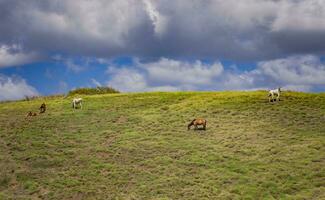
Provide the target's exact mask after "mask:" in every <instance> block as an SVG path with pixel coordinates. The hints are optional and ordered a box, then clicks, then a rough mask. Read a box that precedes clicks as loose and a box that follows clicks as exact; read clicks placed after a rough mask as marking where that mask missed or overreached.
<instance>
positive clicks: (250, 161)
mask: <svg viewBox="0 0 325 200" xmlns="http://www.w3.org/2000/svg"><path fill="white" fill-rule="evenodd" d="M83 98H84V107H83V109H77V110H73V109H72V108H71V103H70V101H71V99H70V98H63V97H57V98H53V99H35V100H33V101H20V102H9V103H1V104H0V199H1V198H3V199H8V198H9V199H10V198H12V199H28V198H30V199H33V198H34V199H35V198H41V199H69V198H75V199H83V198H85V199H92V198H99V199H241V198H242V199H245V198H246V199H322V198H324V197H325V193H324V189H325V182H324V177H325V171H324V165H325V154H324V152H325V151H324V150H325V149H324V146H325V94H305V93H293V92H286V93H284V96H283V98H282V101H280V102H274V103H269V102H268V98H267V93H266V92H265V91H257V92H173V93H161V92H156V93H136V94H109V95H94V96H84V97H83ZM43 101H45V103H46V104H47V106H48V110H47V112H46V113H45V114H43V115H40V116H37V117H34V118H30V119H25V115H26V113H27V112H28V111H30V110H32V111H37V108H38V106H39V105H40V104H41V103H42V102H43ZM195 117H203V118H205V119H206V120H207V130H206V131H193V130H191V131H187V126H186V125H187V123H189V122H190V120H192V119H194V118H195Z"/></svg>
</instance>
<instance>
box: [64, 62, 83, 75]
mask: <svg viewBox="0 0 325 200" xmlns="http://www.w3.org/2000/svg"><path fill="white" fill-rule="evenodd" d="M64 63H65V65H66V67H67V68H68V70H70V71H72V72H74V73H79V72H82V71H84V70H86V66H83V65H78V64H76V63H74V62H73V60H72V59H68V60H66V61H65V62H64Z"/></svg>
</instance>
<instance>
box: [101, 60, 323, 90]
mask: <svg viewBox="0 0 325 200" xmlns="http://www.w3.org/2000/svg"><path fill="white" fill-rule="evenodd" d="M134 60H135V61H134V65H133V66H131V67H126V66H121V67H118V66H110V67H109V69H108V71H107V72H108V74H109V75H110V77H111V78H110V81H108V84H109V85H110V86H112V87H114V88H117V89H119V90H121V91H155V90H160V91H177V90H258V89H272V88H276V87H280V86H281V87H283V88H284V89H286V90H297V91H313V90H314V88H317V87H321V86H324V87H325V64H324V63H323V62H321V60H320V59H319V58H318V57H315V56H293V57H288V58H283V59H275V60H269V61H263V62H259V63H258V64H257V67H256V68H255V69H253V70H250V71H240V70H237V69H236V67H232V68H229V69H224V66H223V65H222V64H221V63H220V62H215V63H211V64H204V63H202V62H201V61H194V62H184V61H179V60H172V59H166V58H161V59H160V60H158V61H155V62H149V63H142V62H140V61H138V60H137V59H134ZM234 69H235V70H234Z"/></svg>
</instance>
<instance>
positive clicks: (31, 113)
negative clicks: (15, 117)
mask: <svg viewBox="0 0 325 200" xmlns="http://www.w3.org/2000/svg"><path fill="white" fill-rule="evenodd" d="M35 116H37V113H35V112H34V113H33V112H32V111H29V112H28V113H27V115H26V117H35Z"/></svg>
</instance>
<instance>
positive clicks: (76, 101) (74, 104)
mask: <svg viewBox="0 0 325 200" xmlns="http://www.w3.org/2000/svg"><path fill="white" fill-rule="evenodd" d="M78 105H80V108H82V98H74V99H73V100H72V108H74V109H77V106H78Z"/></svg>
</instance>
